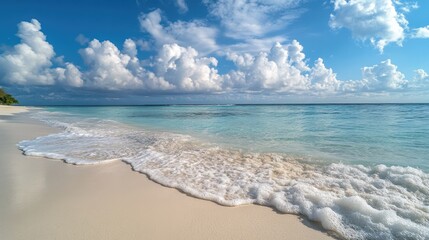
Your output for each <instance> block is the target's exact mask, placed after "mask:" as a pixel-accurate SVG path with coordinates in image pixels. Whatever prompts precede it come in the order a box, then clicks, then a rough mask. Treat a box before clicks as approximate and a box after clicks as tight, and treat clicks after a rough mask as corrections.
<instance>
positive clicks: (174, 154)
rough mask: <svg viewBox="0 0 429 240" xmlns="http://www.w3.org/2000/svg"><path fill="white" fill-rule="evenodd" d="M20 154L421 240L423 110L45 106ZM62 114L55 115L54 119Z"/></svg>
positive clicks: (428, 181)
mask: <svg viewBox="0 0 429 240" xmlns="http://www.w3.org/2000/svg"><path fill="white" fill-rule="evenodd" d="M45 110H47V111H48V112H47V111H43V112H38V113H35V114H33V116H34V117H36V118H38V119H41V120H43V121H45V122H46V123H48V124H50V125H52V126H56V127H59V128H61V129H62V130H63V131H62V132H60V133H58V134H53V135H49V136H42V137H39V138H37V139H35V140H29V141H23V142H21V143H20V144H19V147H20V148H21V149H22V150H23V151H24V152H25V153H26V154H28V155H37V156H45V157H50V158H56V159H63V160H65V161H66V162H69V163H74V164H98V163H108V162H109V161H116V160H121V161H125V162H128V163H130V164H131V165H132V167H133V169H134V170H136V171H140V172H143V173H146V174H148V175H149V176H150V177H151V178H152V179H153V180H155V181H157V182H159V183H162V184H164V185H167V186H171V187H175V188H179V189H181V190H182V191H184V192H187V193H189V194H191V195H193V196H196V197H199V198H204V199H209V200H212V201H215V202H218V203H220V204H224V205H239V204H248V203H256V204H261V205H266V206H270V207H273V208H275V209H276V210H278V211H281V212H285V213H296V214H302V215H305V216H307V217H308V218H309V219H311V220H315V221H318V222H320V223H321V224H322V226H323V227H324V228H326V229H328V230H333V231H335V232H336V233H338V234H339V235H340V236H343V237H345V238H348V239H359V238H361V239H427V238H429V207H428V204H429V174H428V172H427V171H428V169H429V167H428V161H429V159H428V156H429V126H428V124H427V123H429V111H428V110H429V105H271V106H267V105H263V106H138V107H61V108H55V107H50V108H46V109H45ZM60 112H61V113H60Z"/></svg>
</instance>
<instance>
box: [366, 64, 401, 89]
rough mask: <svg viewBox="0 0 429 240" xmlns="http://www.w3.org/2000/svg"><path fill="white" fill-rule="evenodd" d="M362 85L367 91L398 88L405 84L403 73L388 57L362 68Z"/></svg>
mask: <svg viewBox="0 0 429 240" xmlns="http://www.w3.org/2000/svg"><path fill="white" fill-rule="evenodd" d="M361 82H362V85H363V86H362V87H363V89H364V90H368V91H383V90H399V89H404V88H405V87H406V86H407V83H408V81H407V80H405V75H404V74H403V73H401V72H400V71H398V67H397V66H396V65H394V64H392V62H391V60H390V59H387V60H386V61H382V62H381V63H379V64H376V65H374V66H372V67H364V68H363V69H362V81H361Z"/></svg>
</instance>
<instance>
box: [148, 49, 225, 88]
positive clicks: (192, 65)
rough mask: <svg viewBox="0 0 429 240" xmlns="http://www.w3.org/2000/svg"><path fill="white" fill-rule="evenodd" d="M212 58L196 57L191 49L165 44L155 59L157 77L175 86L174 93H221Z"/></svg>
mask: <svg viewBox="0 0 429 240" xmlns="http://www.w3.org/2000/svg"><path fill="white" fill-rule="evenodd" d="M217 63H218V62H217V60H216V59H215V58H213V57H210V58H206V57H201V58H199V57H198V52H197V51H196V50H195V49H193V48H192V47H187V48H184V47H181V46H179V45H177V44H165V45H164V46H163V47H162V48H161V49H160V51H159V53H158V56H157V58H156V63H155V66H156V73H157V76H158V77H160V78H162V79H165V81H167V82H168V83H170V84H172V85H173V86H175V89H176V91H177V90H180V91H182V92H210V91H215V92H216V91H221V90H222V89H221V78H220V76H219V75H218V73H217V70H216V69H215V68H214V67H216V66H217Z"/></svg>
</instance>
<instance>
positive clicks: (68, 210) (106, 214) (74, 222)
mask: <svg viewBox="0 0 429 240" xmlns="http://www.w3.org/2000/svg"><path fill="white" fill-rule="evenodd" d="M15 108H16V107H12V108H9V107H6V108H5V107H1V108H0V115H3V113H2V112H4V111H6V112H7V113H8V114H10V112H13V111H15ZM18 108H19V109H22V108H20V107H18ZM5 109H6V110H5ZM0 119H1V117H0ZM3 119H5V120H4V121H0V216H1V217H0V236H1V237H0V238H1V239H15V240H17V239H43V240H48V239H73V240H77V239H270V240H271V239H331V238H332V237H330V236H328V235H327V234H326V233H324V232H322V231H320V228H319V227H317V226H315V225H314V224H313V223H309V222H308V221H303V220H301V219H300V218H299V217H298V216H294V215H287V214H279V213H276V212H274V211H273V210H272V209H270V208H267V207H262V206H256V205H249V206H241V207H223V206H219V205H217V204H215V203H212V202H209V201H204V200H200V199H195V198H192V197H189V196H187V195H185V194H183V193H180V192H179V191H177V190H176V189H172V188H166V187H163V186H160V185H159V184H156V183H154V182H152V181H150V180H148V179H147V178H146V176H145V175H143V174H140V173H137V172H133V171H131V169H130V166H128V165H126V164H125V163H123V162H114V163H111V164H105V165H98V166H75V165H69V164H65V163H63V162H61V161H56V160H50V159H44V158H35V157H28V156H24V155H22V153H21V152H20V151H19V150H18V149H17V148H16V143H17V142H19V141H20V140H23V139H31V138H34V137H37V136H40V135H44V134H48V133H51V132H53V131H54V129H52V128H49V127H47V126H44V125H42V124H40V123H38V122H36V121H35V120H31V119H29V118H28V117H25V116H9V117H6V118H5V117H3Z"/></svg>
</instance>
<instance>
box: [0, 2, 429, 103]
mask: <svg viewBox="0 0 429 240" xmlns="http://www.w3.org/2000/svg"><path fill="white" fill-rule="evenodd" d="M0 5H1V7H0V87H2V88H4V89H6V90H7V91H8V92H10V93H12V94H13V95H14V96H15V97H16V98H17V99H18V100H20V102H21V103H22V104H26V105H57V104H78V105H81V104H91V105H93V104H108V105H111V104H187V103H189V104H231V103H383V102H391V103H409V102H419V103H420V102H424V103H428V102H429V59H428V56H429V14H428V13H429V2H428V1H423V0H422V1H408V0H330V1H329V0H264V1H262V0H219V1H211V0H203V1H196V0H195V1H194V0H193V1H191V0H159V1H149V0H121V1H119V0H111V1H106V0H105V1H100V0H85V1H84V0H74V1H66V0H64V1H54V0H38V1H35V0H33V1H30V0H3V1H2V3H0Z"/></svg>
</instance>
